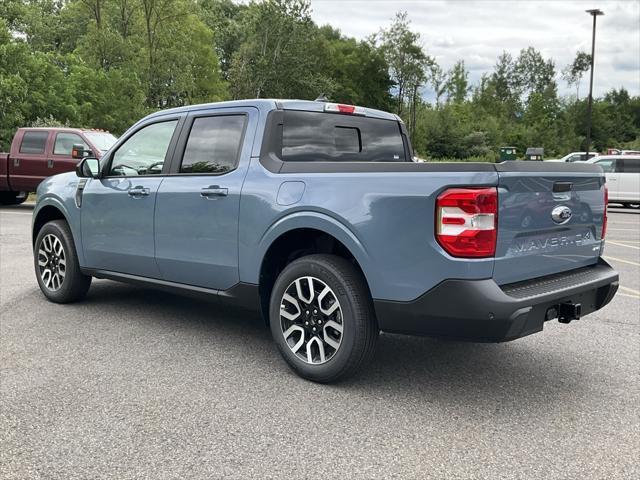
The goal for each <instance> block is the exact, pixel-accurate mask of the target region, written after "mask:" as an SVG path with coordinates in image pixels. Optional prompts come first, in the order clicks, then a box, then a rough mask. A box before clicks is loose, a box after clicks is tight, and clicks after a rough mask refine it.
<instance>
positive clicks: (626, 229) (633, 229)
mask: <svg viewBox="0 0 640 480" xmlns="http://www.w3.org/2000/svg"><path fill="white" fill-rule="evenodd" d="M610 230H615V231H617V232H636V233H640V229H637V228H608V227H607V232H608V231H610Z"/></svg>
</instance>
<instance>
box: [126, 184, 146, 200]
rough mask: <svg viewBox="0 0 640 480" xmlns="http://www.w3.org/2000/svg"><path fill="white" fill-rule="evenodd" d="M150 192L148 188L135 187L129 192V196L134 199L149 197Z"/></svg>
mask: <svg viewBox="0 0 640 480" xmlns="http://www.w3.org/2000/svg"><path fill="white" fill-rule="evenodd" d="M149 192H150V190H149V189H148V188H146V187H140V186H138V187H133V188H130V189H129V191H128V192H127V193H128V194H129V196H130V197H133V198H139V197H146V196H147V195H149Z"/></svg>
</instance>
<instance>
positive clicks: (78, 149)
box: [71, 143, 91, 160]
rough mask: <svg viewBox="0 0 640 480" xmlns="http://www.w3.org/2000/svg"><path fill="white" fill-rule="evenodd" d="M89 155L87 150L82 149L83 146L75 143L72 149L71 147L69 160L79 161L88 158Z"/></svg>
mask: <svg viewBox="0 0 640 480" xmlns="http://www.w3.org/2000/svg"><path fill="white" fill-rule="evenodd" d="M90 154H91V152H90V151H89V150H85V149H84V145H83V144H81V143H75V144H74V145H73V147H71V158H75V159H76V160H81V159H83V158H85V157H88V156H89V155H90Z"/></svg>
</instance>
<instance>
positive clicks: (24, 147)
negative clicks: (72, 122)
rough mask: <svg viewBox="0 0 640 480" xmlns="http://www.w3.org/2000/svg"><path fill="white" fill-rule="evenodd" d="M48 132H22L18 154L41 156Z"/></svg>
mask: <svg viewBox="0 0 640 480" xmlns="http://www.w3.org/2000/svg"><path fill="white" fill-rule="evenodd" d="M47 138H49V132H47V131H29V132H24V135H23V137H22V143H21V144H20V153H31V154H42V153H44V149H45V147H46V145H47Z"/></svg>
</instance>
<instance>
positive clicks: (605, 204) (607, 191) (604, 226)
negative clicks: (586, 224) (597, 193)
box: [601, 184, 609, 240]
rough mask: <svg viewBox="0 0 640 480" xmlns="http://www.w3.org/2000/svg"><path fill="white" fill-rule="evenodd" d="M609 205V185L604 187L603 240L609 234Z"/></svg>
mask: <svg viewBox="0 0 640 480" xmlns="http://www.w3.org/2000/svg"><path fill="white" fill-rule="evenodd" d="M608 204H609V189H608V188H607V185H606V184H605V186H604V219H603V220H602V237H601V238H602V240H604V236H605V235H606V234H607V205H608Z"/></svg>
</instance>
